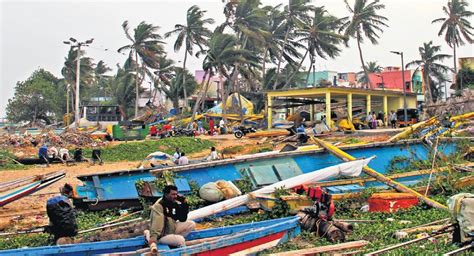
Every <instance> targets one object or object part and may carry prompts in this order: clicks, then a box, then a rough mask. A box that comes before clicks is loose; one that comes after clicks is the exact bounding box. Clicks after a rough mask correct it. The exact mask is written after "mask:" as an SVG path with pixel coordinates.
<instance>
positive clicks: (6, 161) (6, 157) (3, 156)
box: [0, 149, 28, 170]
mask: <svg viewBox="0 0 474 256" xmlns="http://www.w3.org/2000/svg"><path fill="white" fill-rule="evenodd" d="M13 159H15V156H14V155H13V154H12V153H11V152H10V151H8V150H7V149H0V170H15V169H25V168H28V166H25V165H21V164H17V163H15V162H14V161H13Z"/></svg>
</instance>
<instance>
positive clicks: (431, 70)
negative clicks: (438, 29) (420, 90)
mask: <svg viewBox="0 0 474 256" xmlns="http://www.w3.org/2000/svg"><path fill="white" fill-rule="evenodd" d="M418 51H419V53H420V57H421V59H420V60H414V61H411V62H409V63H407V64H406V67H407V68H408V67H412V66H416V70H419V69H422V70H423V80H424V81H425V84H426V85H425V87H426V91H427V92H428V102H429V103H433V102H434V101H435V99H436V97H435V96H436V95H434V93H433V90H434V89H436V86H435V85H434V82H433V81H435V80H437V81H438V82H441V81H442V80H443V76H444V75H443V73H446V72H448V71H450V70H451V69H450V68H449V67H447V66H445V65H443V64H440V63H439V62H443V61H444V60H445V59H447V58H451V55H448V54H441V53H439V52H440V51H441V46H440V45H433V42H432V41H430V42H428V43H423V46H422V47H419V48H418ZM440 80H441V81H440Z"/></svg>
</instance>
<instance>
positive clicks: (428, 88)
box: [423, 68, 433, 104]
mask: <svg viewBox="0 0 474 256" xmlns="http://www.w3.org/2000/svg"><path fill="white" fill-rule="evenodd" d="M423 72H424V74H423V75H424V76H425V82H426V89H427V90H428V95H429V99H428V103H429V104H433V94H432V93H431V83H430V69H429V68H427V69H424V70H423Z"/></svg>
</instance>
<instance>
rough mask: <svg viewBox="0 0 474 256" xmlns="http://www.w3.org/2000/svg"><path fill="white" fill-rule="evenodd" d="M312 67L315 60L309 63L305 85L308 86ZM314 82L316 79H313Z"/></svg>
mask: <svg viewBox="0 0 474 256" xmlns="http://www.w3.org/2000/svg"><path fill="white" fill-rule="evenodd" d="M312 67H313V61H311V64H309V69H308V74H307V75H306V82H305V87H306V86H308V81H309V74H310V73H311V68H312ZM313 83H314V81H313Z"/></svg>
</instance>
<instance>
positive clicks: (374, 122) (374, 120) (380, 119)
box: [366, 110, 397, 129]
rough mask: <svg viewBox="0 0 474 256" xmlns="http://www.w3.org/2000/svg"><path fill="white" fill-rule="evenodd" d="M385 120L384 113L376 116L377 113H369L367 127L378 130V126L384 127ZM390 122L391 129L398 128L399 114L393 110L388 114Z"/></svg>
mask: <svg viewBox="0 0 474 256" xmlns="http://www.w3.org/2000/svg"><path fill="white" fill-rule="evenodd" d="M385 120H386V119H385V115H384V113H383V112H382V111H379V112H378V114H375V111H373V112H369V114H368V115H367V118H366V121H367V125H368V126H369V128H370V129H377V126H379V127H381V126H383V125H384V123H385ZM388 122H389V124H390V127H391V128H397V113H395V111H393V110H391V111H390V113H389V114H388Z"/></svg>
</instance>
